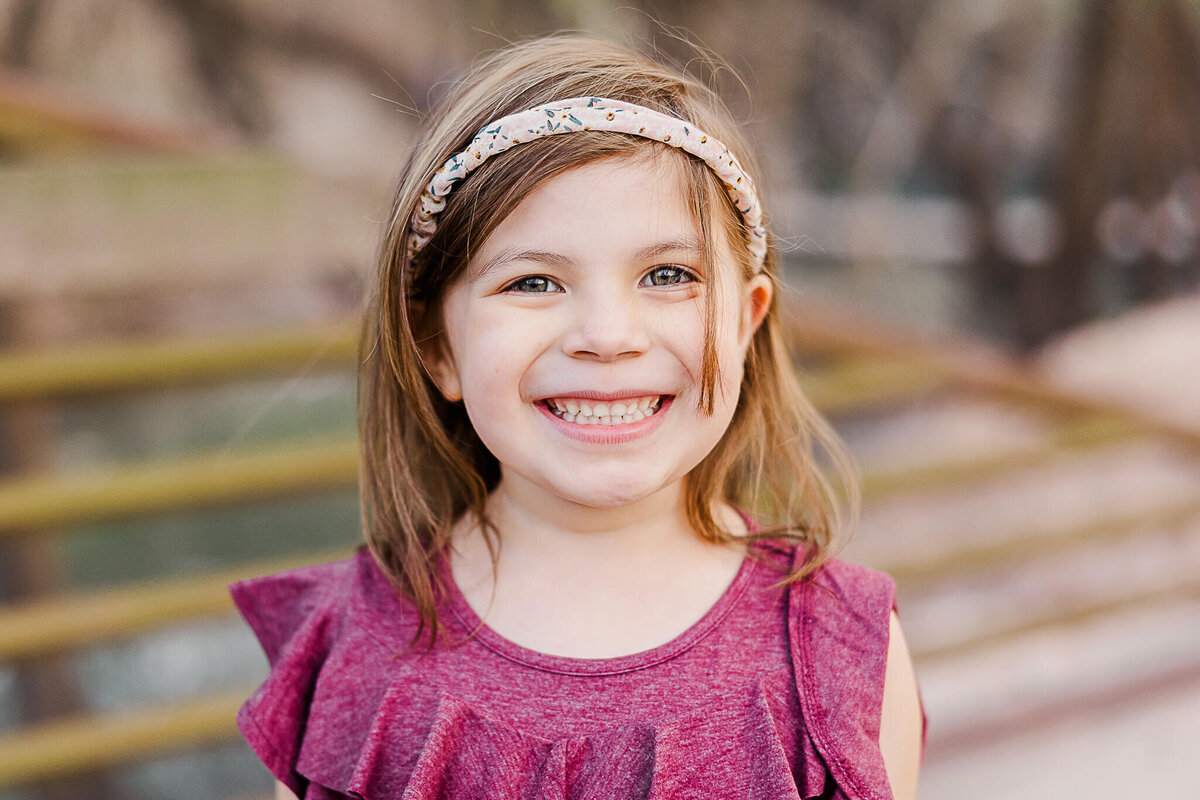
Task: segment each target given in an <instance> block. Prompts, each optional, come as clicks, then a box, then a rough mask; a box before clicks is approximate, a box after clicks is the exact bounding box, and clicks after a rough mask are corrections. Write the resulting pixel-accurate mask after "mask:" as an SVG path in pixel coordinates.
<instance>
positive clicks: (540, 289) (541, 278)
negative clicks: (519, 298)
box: [504, 275, 562, 294]
mask: <svg viewBox="0 0 1200 800" xmlns="http://www.w3.org/2000/svg"><path fill="white" fill-rule="evenodd" d="M561 290H562V287H561V286H559V285H558V284H557V283H555V282H554V281H552V280H550V279H549V278H547V277H546V276H545V275H526V276H525V277H524V278H517V279H516V280H515V281H513V282H512V283H510V284H509V285H508V286H506V287H505V288H504V291H506V292H517V293H518V294H543V293H545V292H554V291H561Z"/></svg>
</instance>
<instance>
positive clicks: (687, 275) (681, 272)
mask: <svg viewBox="0 0 1200 800" xmlns="http://www.w3.org/2000/svg"><path fill="white" fill-rule="evenodd" d="M665 270H674V271H675V272H676V273H677V275H678V278H680V280H676V281H673V282H671V283H664V284H657V285H656V284H650V286H652V287H655V286H656V287H657V288H662V287H666V286H678V285H680V284H683V283H698V282H699V280H700V279H699V278H698V277H697V276H696V273H694V272H692V271H691V270H690V269H687V268H686V267H681V266H679V265H677V264H664V265H662V266H659V267H655V268H654V269H652V270H650V271H649V272H647V273H646V274H645V275H644V276H643V277H642V281H644V280H646V278H649V277H650V276H651V275H653V274H655V273H656V272H662V271H665ZM684 279H686V280H684ZM527 281H541V282H542V283H544V284H553V285H555V286H558V283H557V282H556V281H555V280H554V279H553V278H548V277H546V276H545V275H524V276H522V277H520V278H517V279H516V280H515V281H513V282H512V283H510V284H508V285H507V286H505V287H504V289H503V290H502V291H504V292H514V293H516V294H551V292H523V291H520V290H519V289H518V288H517V287H519V286H521V285H522V284H524V283H525V282H527ZM642 281H638V286H641V285H642ZM559 288H562V287H561V286H560V287H559Z"/></svg>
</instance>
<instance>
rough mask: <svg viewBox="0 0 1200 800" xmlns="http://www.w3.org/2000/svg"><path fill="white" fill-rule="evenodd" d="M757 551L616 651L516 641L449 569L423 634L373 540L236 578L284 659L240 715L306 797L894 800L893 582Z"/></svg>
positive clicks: (273, 764)
mask: <svg viewBox="0 0 1200 800" xmlns="http://www.w3.org/2000/svg"><path fill="white" fill-rule="evenodd" d="M756 549H757V551H758V553H759V555H760V556H761V558H758V559H755V558H747V559H746V561H745V562H744V563H743V565H742V568H741V570H740V571H739V572H738V574H737V577H736V578H735V579H734V581H733V583H732V584H731V585H730V586H729V588H728V590H727V591H726V592H725V593H724V595H723V596H722V597H721V599H720V600H719V601H718V602H717V603H716V605H714V606H713V608H712V609H710V610H709V612H708V613H707V614H706V615H705V616H704V617H703V618H702V619H701V620H700V621H699V622H697V623H696V624H695V625H694V626H692V627H691V628H690V629H688V630H687V631H686V632H685V633H683V634H682V635H680V636H679V637H678V638H676V639H674V640H673V641H671V642H669V643H667V644H664V645H662V646H660V647H656V648H654V649H652V650H648V651H646V652H643V653H638V654H635V655H630V656H624V657H620V658H612V659H575V658H564V657H558V656H550V655H545V654H541V653H536V652H533V651H531V650H527V649H525V648H522V647H520V646H518V645H516V644H514V643H512V642H509V641H507V640H505V639H503V638H502V637H500V636H499V635H497V634H496V633H495V632H493V631H492V630H490V629H489V628H487V627H482V626H480V622H479V618H478V617H477V616H476V615H475V614H474V612H473V611H472V610H471V609H470V607H469V606H468V605H467V603H466V601H465V600H464V599H463V597H462V595H461V594H459V593H458V591H457V589H456V588H453V584H452V582H451V592H450V595H451V596H449V597H448V598H447V599H446V601H445V603H444V605H445V608H443V609H442V616H443V618H444V621H445V623H446V626H447V633H448V634H449V637H448V638H449V639H452V640H453V643H450V642H447V643H444V644H440V645H439V646H437V647H436V648H434V649H433V650H428V649H418V650H410V649H406V644H407V643H408V641H409V640H410V638H411V637H412V634H413V631H414V630H415V624H416V612H415V610H414V609H413V607H412V606H411V605H410V604H409V603H407V602H406V601H403V600H402V599H400V598H399V597H398V596H397V595H396V593H395V592H394V591H393V589H392V588H391V586H390V584H389V583H388V581H387V579H386V578H385V577H384V575H383V574H382V572H381V571H380V570H379V568H378V567H377V565H376V564H375V563H374V561H373V560H372V559H371V557H370V556H369V555H368V554H367V553H366V552H365V551H360V552H359V553H358V554H357V555H356V556H354V557H353V558H350V559H348V560H346V561H342V562H337V563H333V564H325V565H320V566H314V567H306V568H303V569H297V570H292V571H289V572H283V573H279V574H277V575H271V576H268V577H263V578H256V579H252V580H249V581H244V582H241V583H238V584H234V585H233V586H232V587H231V591H232V593H233V597H234V600H235V602H236V603H237V606H238V608H239V610H240V611H241V613H242V614H243V616H244V617H245V618H246V620H247V622H249V624H250V626H251V627H252V628H253V630H254V632H255V633H256V634H257V636H258V638H259V640H260V641H261V643H262V646H263V649H264V650H265V651H266V654H267V658H268V660H269V661H270V663H271V671H270V674H269V676H268V677H267V679H266V681H265V682H264V683H263V684H262V686H261V687H259V689H258V690H257V691H255V693H254V694H253V695H252V696H251V697H250V699H249V700H248V701H247V702H246V703H245V705H243V706H242V708H241V710H240V711H239V713H238V725H239V727H240V728H241V730H242V733H243V734H244V735H245V737H246V740H247V741H248V742H249V743H250V746H251V747H252V748H253V749H254V750H255V752H256V753H257V754H258V755H259V757H260V758H261V759H262V761H263V763H264V764H266V766H267V768H268V769H269V770H270V771H271V772H272V773H273V774H274V775H275V776H276V777H278V778H279V779H280V780H281V781H283V782H284V783H286V784H287V785H288V786H289V787H290V788H291V789H292V791H294V792H295V793H296V794H297V795H298V796H300V797H302V798H329V797H344V796H347V795H348V796H352V797H362V798H367V799H368V800H385V798H404V799H405V800H433V798H453V800H483V798H489V799H490V798H528V799H530V800H533V799H534V798H539V799H540V798H546V799H547V800H548V799H549V798H605V800H618V799H623V798H647V797H649V798H755V799H761V800H767V799H768V798H770V799H771V800H774V799H775V798H798V797H801V798H817V797H819V798H864V799H866V800H882V799H883V798H889V797H891V792H890V790H889V788H888V782H887V777H886V774H885V772H884V767H883V760H882V757H881V755H880V751H879V745H878V739H879V713H880V704H881V700H882V690H883V677H884V667H885V662H886V655H887V642H888V614H889V611H890V610H891V609H892V608H893V584H892V581H891V579H890V578H888V577H887V576H886V575H883V574H881V573H877V572H873V571H871V570H868V569H866V568H863V567H859V566H855V565H852V564H849V563H845V562H840V561H835V562H833V563H831V564H829V565H827V566H826V567H824V568H823V569H822V570H821V571H820V572H819V573H817V574H816V576H815V577H814V578H813V579H812V580H811V581H806V582H804V583H800V584H793V585H791V586H789V587H784V588H780V589H773V588H771V585H772V584H773V583H775V582H777V581H778V580H779V578H780V576H781V572H780V570H782V569H784V568H787V567H788V566H789V565H790V564H791V563H793V561H794V559H795V558H797V555H796V553H795V551H794V550H793V549H792V548H790V547H783V546H775V545H756ZM630 624H631V625H632V624H636V620H630ZM471 631H476V635H475V636H474V637H471V636H469V633H470V632H471Z"/></svg>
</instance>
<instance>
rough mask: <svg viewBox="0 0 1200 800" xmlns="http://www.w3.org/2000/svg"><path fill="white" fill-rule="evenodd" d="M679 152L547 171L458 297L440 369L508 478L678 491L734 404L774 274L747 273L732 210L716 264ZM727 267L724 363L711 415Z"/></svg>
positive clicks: (636, 491)
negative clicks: (706, 357)
mask: <svg viewBox="0 0 1200 800" xmlns="http://www.w3.org/2000/svg"><path fill="white" fill-rule="evenodd" d="M669 157H673V156H669V155H654V156H652V157H641V158H636V159H630V158H616V159H605V160H601V161H593V162H589V163H587V164H584V165H583V166H580V167H576V168H574V169H571V170H569V171H567V172H565V173H562V174H560V175H558V176H556V177H554V178H552V179H549V180H547V181H545V182H544V183H543V184H541V185H540V186H539V187H538V188H537V189H536V190H535V191H534V192H532V193H531V194H529V195H528V196H527V197H526V198H525V199H524V200H523V201H522V202H521V203H520V204H519V205H518V206H517V208H516V209H515V210H514V211H513V212H512V213H511V214H510V215H509V216H508V217H506V218H505V219H504V221H503V222H501V224H500V225H499V226H497V227H496V229H495V230H494V231H493V233H492V234H491V236H490V237H489V238H488V239H487V241H486V242H484V244H483V246H482V247H481V248H480V250H479V252H478V254H477V255H476V256H475V258H474V259H473V260H472V261H471V263H470V264H469V265H468V267H467V269H466V270H465V271H464V274H463V275H462V277H461V278H460V279H459V280H458V281H457V282H456V283H455V284H454V285H453V286H452V287H451V288H450V290H449V292H448V293H447V295H446V299H445V303H444V307H443V318H444V322H445V336H444V339H443V340H442V342H441V345H442V352H443V355H441V356H438V357H435V359H434V360H433V365H434V373H435V377H436V378H437V381H438V383H439V386H440V387H441V389H442V391H443V392H444V393H445V394H446V395H447V396H448V397H450V398H458V397H461V398H462V400H463V402H464V404H465V406H466V411H467V414H468V416H469V417H470V419H471V423H472V425H473V426H474V428H475V431H476V432H477V433H478V435H479V438H480V439H481V440H482V441H483V443H484V444H485V445H486V446H487V448H488V449H489V450H490V451H491V452H492V454H493V455H495V457H496V458H497V459H498V460H499V462H500V466H501V487H502V488H506V489H508V490H509V491H510V492H511V491H513V490H514V489H518V488H519V490H520V492H521V494H522V495H523V496H525V497H528V498H534V499H536V500H537V501H538V502H545V503H552V504H559V503H561V502H562V501H566V502H567V503H569V504H574V505H579V506H588V507H594V508H595V507H614V506H626V505H629V504H632V503H636V502H639V501H641V500H644V499H646V498H648V497H650V496H652V495H656V494H660V493H662V492H680V491H681V489H682V483H681V480H682V478H683V477H684V476H685V475H686V474H687V473H688V472H689V471H690V470H691V469H692V468H693V467H694V466H696V464H698V463H699V462H700V460H701V459H703V458H704V456H705V455H707V454H708V453H709V451H711V450H712V449H713V447H714V446H715V445H716V443H717V442H718V440H719V439H720V438H721V436H722V434H724V432H725V429H726V428H727V427H728V425H729V422H730V420H731V419H732V417H733V412H734V409H735V408H736V405H737V400H738V390H739V387H740V385H741V380H742V369H743V361H744V358H745V353H746V349H747V346H748V344H749V341H750V337H751V336H752V335H753V332H754V329H755V328H756V327H757V326H758V324H759V323H760V322H761V321H762V318H763V316H764V315H765V314H766V310H767V308H768V306H769V304H770V298H771V284H770V281H769V280H768V279H767V278H766V277H765V276H762V275H758V276H755V277H754V278H753V279H751V280H750V281H749V282H743V281H742V280H741V279H740V277H738V275H739V269H738V267H737V266H736V264H735V262H734V259H733V256H732V254H731V252H730V251H729V245H728V244H727V243H726V242H725V237H724V235H723V233H722V226H721V225H719V224H714V225H713V226H712V227H713V232H714V235H715V237H716V240H717V245H718V253H717V258H716V259H715V260H716V261H717V262H718V264H719V266H720V269H719V270H718V272H719V274H718V275H716V276H713V275H705V274H703V271H704V260H703V253H702V249H701V248H702V245H703V242H702V239H701V234H700V230H699V228H698V226H697V224H696V222H695V220H694V219H693V216H692V213H691V210H690V208H689V206H688V202H687V198H688V193H687V191H686V190H685V186H684V184H683V179H682V174H681V173H682V170H681V169H679V168H678V165H674V164H670V163H666V162H665V160H664V159H666V158H669ZM714 222H715V221H714ZM714 282H720V286H721V291H720V293H719V298H720V299H719V303H718V305H717V308H716V312H717V313H716V321H717V326H716V335H715V338H714V342H713V344H714V345H715V349H716V354H717V357H718V363H719V370H718V373H717V386H716V390H717V391H716V393H715V407H714V413H713V414H712V415H711V416H706V415H705V414H704V413H702V412H701V410H700V409H699V407H698V404H699V400H700V389H701V375H702V371H701V362H702V357H703V351H704V314H705V297H706V294H707V293H709V292H710V291H712V287H713V285H714Z"/></svg>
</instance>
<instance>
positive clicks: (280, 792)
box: [275, 781, 299, 800]
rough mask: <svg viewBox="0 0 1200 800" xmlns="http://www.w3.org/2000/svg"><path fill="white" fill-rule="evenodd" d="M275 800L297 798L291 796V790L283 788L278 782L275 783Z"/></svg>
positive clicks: (297, 799)
mask: <svg viewBox="0 0 1200 800" xmlns="http://www.w3.org/2000/svg"><path fill="white" fill-rule="evenodd" d="M275 800H299V798H298V797H296V795H294V794H292V790H291V789H289V788H288V787H286V786H284V785H283V784H282V783H281V782H280V781H275Z"/></svg>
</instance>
